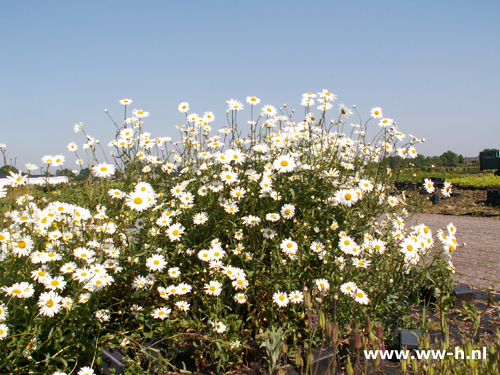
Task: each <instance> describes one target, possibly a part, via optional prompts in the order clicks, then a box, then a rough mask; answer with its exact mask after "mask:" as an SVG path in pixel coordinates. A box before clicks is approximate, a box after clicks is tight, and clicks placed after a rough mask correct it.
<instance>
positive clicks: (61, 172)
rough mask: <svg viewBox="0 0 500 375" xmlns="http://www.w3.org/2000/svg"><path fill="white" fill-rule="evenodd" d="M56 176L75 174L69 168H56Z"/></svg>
mask: <svg viewBox="0 0 500 375" xmlns="http://www.w3.org/2000/svg"><path fill="white" fill-rule="evenodd" d="M56 176H66V177H75V174H74V173H73V172H71V169H68V168H64V169H59V170H57V172H56Z"/></svg>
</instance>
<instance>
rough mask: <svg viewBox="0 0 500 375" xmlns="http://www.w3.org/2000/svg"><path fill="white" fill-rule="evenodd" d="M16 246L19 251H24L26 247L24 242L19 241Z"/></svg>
mask: <svg viewBox="0 0 500 375" xmlns="http://www.w3.org/2000/svg"><path fill="white" fill-rule="evenodd" d="M17 246H18V247H19V248H20V249H24V248H25V247H26V242H25V241H19V243H18V244H17Z"/></svg>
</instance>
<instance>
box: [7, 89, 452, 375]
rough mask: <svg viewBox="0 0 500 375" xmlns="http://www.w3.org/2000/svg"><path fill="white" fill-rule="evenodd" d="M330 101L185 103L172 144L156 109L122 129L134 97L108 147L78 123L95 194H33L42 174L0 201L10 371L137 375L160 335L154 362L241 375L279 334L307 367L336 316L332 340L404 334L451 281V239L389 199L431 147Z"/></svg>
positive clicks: (52, 162) (84, 188)
mask: <svg viewBox="0 0 500 375" xmlns="http://www.w3.org/2000/svg"><path fill="white" fill-rule="evenodd" d="M335 99H336V96H335V95H333V94H332V93H330V92H328V91H327V90H323V91H322V92H320V93H318V94H314V93H306V94H304V95H303V98H302V102H301V104H302V106H303V108H304V110H303V111H301V113H300V114H299V113H295V111H288V107H287V106H286V105H284V106H283V107H281V108H275V107H274V106H272V105H264V106H261V105H260V100H259V99H258V98H256V97H248V98H247V104H243V103H241V102H239V101H237V100H229V101H228V110H227V111H226V113H225V114H224V116H221V117H222V119H218V118H217V119H216V118H215V116H214V114H213V113H212V112H205V113H204V114H203V115H201V116H200V115H197V114H196V113H192V112H190V110H189V104H188V103H185V102H184V103H181V104H180V105H179V111H180V112H181V114H182V115H181V119H182V120H184V124H183V125H179V126H177V128H178V130H179V131H180V134H181V140H180V141H178V142H174V141H172V139H171V138H170V137H156V136H153V135H151V134H150V133H149V132H147V131H146V127H145V123H146V120H147V117H148V115H149V113H148V112H145V111H143V110H133V111H132V114H131V116H130V117H128V116H129V111H128V108H130V107H129V105H130V104H131V103H132V100H130V99H124V100H121V101H120V102H121V104H123V105H124V106H125V116H124V120H123V121H119V122H115V121H114V120H113V119H112V118H111V116H110V115H109V113H108V115H109V116H110V118H111V120H112V122H113V124H114V126H115V134H114V138H113V139H112V140H111V141H110V142H109V144H108V146H109V147H110V148H111V150H112V151H111V153H110V152H109V151H104V150H103V147H102V146H101V144H100V143H99V142H98V141H96V140H95V139H94V138H93V137H92V136H91V135H90V134H88V133H87V132H86V129H85V128H84V127H83V125H82V124H77V125H75V127H74V130H75V132H77V133H78V134H81V135H82V136H83V138H84V142H85V143H84V144H83V148H82V150H80V149H79V147H78V145H77V144H76V143H73V142H72V143H70V144H69V145H68V149H69V150H70V151H72V152H75V153H76V157H77V158H78V160H77V164H79V165H80V166H82V167H85V166H87V167H89V168H90V169H91V171H92V174H91V175H90V176H89V178H88V179H87V180H86V181H85V182H82V183H78V184H67V185H63V186H49V185H48V184H47V186H33V185H30V184H28V183H27V182H29V178H30V175H31V172H33V171H34V170H36V169H37V166H36V165H33V164H29V165H27V166H26V167H27V170H28V172H29V173H28V174H15V173H11V175H10V176H9V177H8V178H9V179H10V180H11V182H12V183H11V186H10V187H7V188H5V189H3V190H0V196H1V201H0V202H1V203H2V205H3V216H2V218H1V223H2V228H1V231H0V244H1V253H0V353H2V355H0V372H19V373H39V374H41V373H43V374H54V373H59V374H60V373H67V374H68V373H78V374H79V375H82V374H93V373H94V372H96V373H97V372H98V371H99V370H98V369H99V365H100V364H101V354H100V353H101V349H102V348H104V347H111V348H113V347H115V348H119V349H120V351H121V352H122V353H123V355H124V356H125V359H124V361H125V362H126V364H127V365H128V366H129V369H133V370H130V371H135V372H136V373H137V372H138V371H139V370H138V369H139V367H138V366H139V364H140V363H143V362H144V361H143V360H142V359H143V356H144V354H145V350H144V345H145V344H144V343H145V342H147V341H148V340H149V339H151V338H153V337H156V338H161V340H162V343H163V346H164V347H165V348H167V349H166V350H162V351H159V352H158V353H156V354H155V358H156V359H155V364H156V365H157V366H160V368H163V369H166V370H168V371H173V372H175V371H180V370H179V369H180V368H182V367H183V364H182V363H181V362H180V359H179V357H180V356H179V353H181V352H182V351H183V350H184V351H186V350H188V351H189V352H190V353H192V354H191V355H190V358H189V359H188V360H186V361H184V365H188V364H189V363H190V364H191V366H193V368H195V370H193V371H196V372H208V371H214V370H231V369H233V370H234V369H238V368H242V367H243V366H247V365H248V364H249V363H250V361H251V360H252V359H251V358H250V357H252V356H255V353H258V352H259V350H258V346H259V345H260V344H264V345H265V337H266V332H270V331H273V330H274V331H276V330H281V332H282V333H283V335H282V340H283V343H284V344H285V345H286V347H287V353H289V358H291V361H292V362H293V363H294V364H300V358H301V357H300V355H297V354H298V353H305V352H307V350H309V349H310V348H313V347H315V346H317V345H319V344H320V343H321V342H322V340H323V339H324V337H323V335H324V333H323V330H322V329H318V328H317V327H318V324H321V327H324V325H325V319H326V321H328V324H329V325H330V327H333V326H334V327H335V332H336V333H335V335H336V338H335V340H336V341H335V342H336V343H338V345H341V344H342V343H343V342H345V341H346V340H347V339H348V338H349V337H350V336H351V334H352V332H353V330H355V322H357V321H363V320H364V319H365V316H366V315H369V316H370V317H371V319H373V320H374V321H376V322H383V323H384V335H386V334H388V332H389V331H390V330H392V329H394V328H396V327H398V325H399V324H400V322H401V319H402V317H404V316H405V315H406V314H407V313H408V310H409V309H410V308H411V307H412V305H413V304H414V303H415V302H416V301H417V300H418V294H419V289H420V288H422V287H424V286H428V285H429V284H433V285H439V286H440V288H445V286H446V285H449V282H450V280H451V278H452V273H453V271H454V267H453V264H452V263H451V257H452V254H453V252H454V251H455V250H456V249H457V247H458V245H457V243H456V239H455V233H456V228H455V227H454V226H453V225H452V224H450V225H449V226H448V227H447V228H443V230H440V231H438V232H436V233H432V231H431V230H430V229H429V228H428V227H427V226H426V225H425V224H424V223H421V224H419V225H417V226H414V227H408V226H407V225H406V224H405V222H406V220H407V217H408V212H407V210H406V209H405V205H406V202H405V200H404V196H398V195H394V194H393V193H391V191H392V190H393V188H392V186H393V184H394V181H395V179H396V176H395V173H393V170H392V169H391V168H390V167H389V161H388V157H390V156H394V155H399V156H400V157H403V158H412V157H415V156H416V155H417V152H416V150H415V148H414V145H416V144H417V143H419V142H420V141H421V140H419V139H418V138H416V137H407V136H405V135H404V134H403V133H402V132H401V131H400V130H399V129H398V128H397V127H396V124H395V122H394V121H393V120H392V119H390V118H387V117H384V116H383V114H382V109H381V108H379V107H376V108H373V109H372V110H371V112H370V114H369V116H367V117H368V121H366V122H362V119H361V116H360V115H359V113H358V111H357V109H356V108H355V107H354V108H353V109H350V108H348V107H346V106H345V105H343V104H340V106H339V111H340V113H338V114H335V115H334V118H333V119H330V118H329V116H330V113H331V112H332V111H331V109H332V107H333V104H332V103H333V102H334V100H335ZM315 101H316V102H317V104H319V105H318V106H317V107H315V104H314V102H315ZM245 106H246V107H247V108H246V109H245V110H246V111H247V112H249V114H248V116H247V119H246V120H245V121H244V122H243V124H241V123H239V122H238V121H240V120H239V118H240V117H241V116H242V114H241V113H242V111H243V109H244V107H245ZM106 112H107V111H106ZM217 123H219V124H221V125H220V126H219V128H218V129H215V126H216V125H215V124H217ZM224 123H225V125H224ZM372 128H373V129H372ZM243 130H245V134H243ZM368 133H370V134H371V133H373V136H372V137H370V138H369V139H368V135H367V134H368ZM405 140H406V141H405ZM42 163H43V165H44V171H45V172H46V171H49V170H50V168H57V167H61V166H62V165H64V163H65V157H64V156H63V155H56V156H52V155H45V156H44V157H43V158H42ZM118 171H121V172H123V173H120V174H119V176H120V177H116V176H118ZM311 293H314V298H313V301H312V302H311ZM317 299H320V300H321V305H322V308H321V313H320V311H319V310H318V309H314V308H312V306H313V304H314V303H315V302H314V301H316V300H317ZM315 322H318V323H317V324H316V323H315ZM330 332H333V331H332V330H330ZM263 335H264V336H263ZM259 360H262V363H264V360H263V359H257V361H259ZM188 362H189V363H188ZM150 363H151V362H150ZM158 371H160V370H158ZM184 371H185V370H184Z"/></svg>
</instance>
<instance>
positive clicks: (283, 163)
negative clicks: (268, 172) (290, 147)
mask: <svg viewBox="0 0 500 375" xmlns="http://www.w3.org/2000/svg"><path fill="white" fill-rule="evenodd" d="M280 164H281V166H282V167H287V166H288V162H287V161H286V160H283V161H282V162H281V163H280Z"/></svg>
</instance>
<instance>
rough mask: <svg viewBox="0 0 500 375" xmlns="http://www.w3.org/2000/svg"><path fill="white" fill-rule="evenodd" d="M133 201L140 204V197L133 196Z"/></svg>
mask: <svg viewBox="0 0 500 375" xmlns="http://www.w3.org/2000/svg"><path fill="white" fill-rule="evenodd" d="M134 203H135V204H142V198H139V197H136V198H134Z"/></svg>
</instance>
